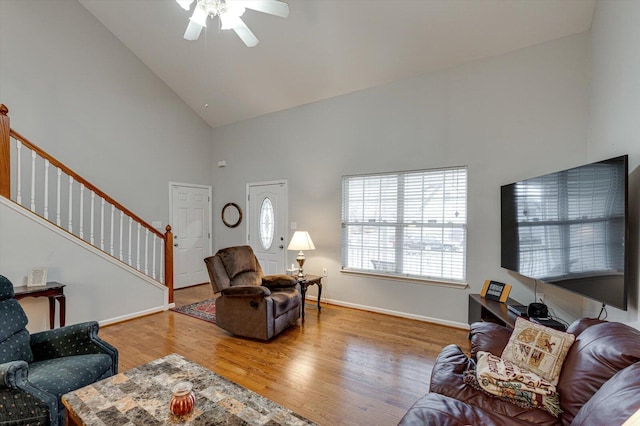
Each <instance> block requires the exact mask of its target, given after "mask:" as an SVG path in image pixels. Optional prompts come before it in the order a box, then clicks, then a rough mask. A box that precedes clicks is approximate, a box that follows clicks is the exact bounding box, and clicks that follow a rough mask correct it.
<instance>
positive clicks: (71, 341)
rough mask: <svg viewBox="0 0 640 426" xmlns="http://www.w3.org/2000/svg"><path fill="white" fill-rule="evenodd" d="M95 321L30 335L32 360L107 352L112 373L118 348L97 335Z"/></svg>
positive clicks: (116, 359)
mask: <svg viewBox="0 0 640 426" xmlns="http://www.w3.org/2000/svg"><path fill="white" fill-rule="evenodd" d="M99 329H100V326H99V325H98V323H97V322H96V321H88V322H83V323H79V324H73V325H69V326H66V327H61V328H56V329H53V330H45V331H41V332H39V333H33V334H32V335H31V350H32V351H33V359H34V361H42V360H46V359H53V358H60V357H65V356H73V355H85V354H101V353H104V354H107V355H109V356H111V358H112V359H113V365H114V366H115V367H114V368H115V371H114V374H115V373H117V368H118V350H117V349H116V348H115V347H113V346H111V345H110V344H109V343H107V342H105V341H104V340H102V339H101V338H99V337H98V330H99Z"/></svg>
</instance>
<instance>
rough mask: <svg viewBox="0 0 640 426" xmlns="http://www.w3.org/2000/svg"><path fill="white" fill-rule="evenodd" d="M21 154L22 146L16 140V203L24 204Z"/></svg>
mask: <svg viewBox="0 0 640 426" xmlns="http://www.w3.org/2000/svg"><path fill="white" fill-rule="evenodd" d="M21 152H22V144H21V143H20V141H19V140H17V139H16V161H17V162H16V178H17V179H16V202H17V203H18V204H22V176H21V175H22V172H21V171H20V170H21V169H22V167H21V164H20V163H22V161H20V157H21V155H20V154H21Z"/></svg>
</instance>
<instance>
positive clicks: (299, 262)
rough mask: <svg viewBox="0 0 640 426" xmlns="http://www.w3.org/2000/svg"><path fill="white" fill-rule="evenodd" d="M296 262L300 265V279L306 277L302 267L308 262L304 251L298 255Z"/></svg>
mask: <svg viewBox="0 0 640 426" xmlns="http://www.w3.org/2000/svg"><path fill="white" fill-rule="evenodd" d="M296 260H297V261H298V265H300V268H299V269H298V278H304V277H306V274H305V273H304V270H303V269H302V265H304V261H305V260H306V259H305V257H304V253H303V252H302V250H301V251H300V252H299V253H298V257H296Z"/></svg>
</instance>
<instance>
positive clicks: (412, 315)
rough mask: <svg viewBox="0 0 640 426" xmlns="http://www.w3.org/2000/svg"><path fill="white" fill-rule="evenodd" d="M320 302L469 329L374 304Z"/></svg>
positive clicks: (465, 324) (465, 326)
mask: <svg viewBox="0 0 640 426" xmlns="http://www.w3.org/2000/svg"><path fill="white" fill-rule="evenodd" d="M306 299H307V300H313V301H314V302H316V301H317V300H318V298H317V297H315V296H307V297H306ZM321 302H322V303H327V304H329V305H336V306H344V307H345V308H353V309H359V310H361V311H367V312H375V313H378V314H385V315H391V316H394V317H400V318H408V319H413V320H417V321H422V322H429V323H433V324H439V325H445V326H447V327H453V328H459V329H462V330H469V324H467V323H461V322H457V321H447V320H443V319H440V318H433V317H427V316H423V315H415V314H408V313H406V312H400V311H393V310H390V309H382V308H376V307H374V306H366V305H360V304H357V303H349V302H343V301H340V300H333V299H321Z"/></svg>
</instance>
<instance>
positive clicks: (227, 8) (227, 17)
mask: <svg viewBox="0 0 640 426" xmlns="http://www.w3.org/2000/svg"><path fill="white" fill-rule="evenodd" d="M194 1H196V7H195V9H194V10H193V15H191V18H189V25H187V30H186V31H185V33H184V38H185V39H187V40H197V39H198V38H199V37H200V33H201V32H202V29H203V28H204V27H206V26H207V18H208V17H211V19H213V18H215V17H216V16H218V17H219V18H220V23H221V26H220V29H223V30H229V29H232V30H233V31H235V32H236V34H237V35H238V37H240V39H241V40H242V41H243V42H244V44H245V45H247V47H253V46H255V45H256V44H258V39H257V37H256V36H255V35H254V34H253V33H252V32H251V30H250V29H249V27H247V24H245V23H244V22H243V21H242V19H240V17H241V16H242V14H243V13H244V11H245V9H253V10H257V11H258V12H263V13H268V14H270V15H275V16H281V17H283V18H286V17H287V16H289V5H288V4H287V3H285V2H283V1H279V0H176V2H177V3H178V4H179V5H180V6H181V7H182V8H183V9H184V10H189V9H191V4H193V2H194Z"/></svg>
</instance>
